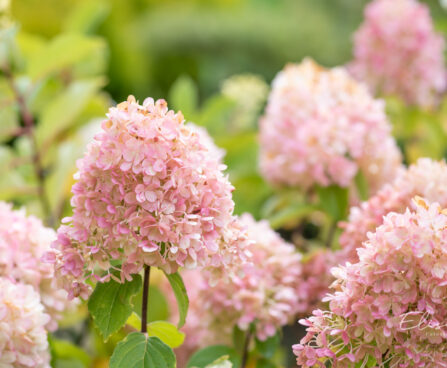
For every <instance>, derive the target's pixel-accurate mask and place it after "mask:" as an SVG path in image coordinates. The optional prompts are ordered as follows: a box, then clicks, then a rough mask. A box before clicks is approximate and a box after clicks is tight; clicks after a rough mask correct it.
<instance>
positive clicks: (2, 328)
mask: <svg viewBox="0 0 447 368" xmlns="http://www.w3.org/2000/svg"><path fill="white" fill-rule="evenodd" d="M49 320H50V316H48V315H47V314H45V313H44V308H43V306H42V304H41V303H40V297H39V294H38V293H37V292H36V291H35V290H34V289H33V287H32V286H31V285H25V284H21V283H15V282H14V281H11V280H9V279H8V278H5V277H0V367H3V368H29V367H35V368H50V364H49V363H50V355H49V353H48V341H47V331H46V329H45V326H46V325H47V324H48V322H49Z"/></svg>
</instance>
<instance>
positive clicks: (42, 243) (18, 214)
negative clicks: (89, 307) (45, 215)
mask: <svg viewBox="0 0 447 368" xmlns="http://www.w3.org/2000/svg"><path fill="white" fill-rule="evenodd" d="M55 239H56V234H55V232H54V230H53V229H50V228H47V227H45V226H44V225H43V224H42V221H41V220H39V219H38V218H36V217H34V216H26V213H25V211H24V210H17V211H14V210H13V209H12V205H11V204H9V203H5V202H0V277H9V278H12V279H14V280H16V281H18V282H21V283H24V284H29V285H31V286H33V287H34V289H35V290H36V291H37V292H38V293H39V294H40V298H41V300H42V304H43V305H44V307H45V312H46V313H48V314H49V315H50V316H51V320H50V321H49V323H48V326H47V328H49V329H50V330H55V329H56V327H57V323H56V321H57V320H58V319H59V318H60V317H61V312H62V311H63V310H65V309H67V308H68V307H69V306H70V304H71V303H69V302H68V300H67V292H66V291H65V290H63V289H58V288H57V287H55V285H53V278H54V270H53V267H52V266H51V265H50V264H48V263H44V262H42V260H41V258H42V256H43V255H44V254H45V253H46V252H47V251H49V250H50V249H51V243H52V242H53V241H54V240H55Z"/></svg>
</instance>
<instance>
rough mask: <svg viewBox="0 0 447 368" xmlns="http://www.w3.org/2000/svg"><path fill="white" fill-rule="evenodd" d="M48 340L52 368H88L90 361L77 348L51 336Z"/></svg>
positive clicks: (85, 354) (84, 353) (82, 351)
mask: <svg viewBox="0 0 447 368" xmlns="http://www.w3.org/2000/svg"><path fill="white" fill-rule="evenodd" d="M48 340H49V344H50V351H51V356H52V366H54V367H56V368H62V367H65V368H69V367H72V368H76V367H82V368H87V367H89V366H90V364H91V361H92V359H91V358H90V356H89V355H88V354H87V353H86V352H85V351H84V350H82V349H81V348H79V347H78V346H76V345H73V344H72V343H71V342H69V341H67V340H59V339H56V338H54V337H52V336H50V337H49V339H48Z"/></svg>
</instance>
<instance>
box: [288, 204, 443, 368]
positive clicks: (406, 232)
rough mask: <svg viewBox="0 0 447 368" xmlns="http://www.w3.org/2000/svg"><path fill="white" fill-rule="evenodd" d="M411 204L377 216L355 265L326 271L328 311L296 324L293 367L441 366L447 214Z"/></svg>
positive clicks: (437, 208)
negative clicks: (329, 276)
mask: <svg viewBox="0 0 447 368" xmlns="http://www.w3.org/2000/svg"><path fill="white" fill-rule="evenodd" d="M415 202H416V203H417V205H416V209H415V211H410V210H407V211H406V212H405V213H402V214H398V213H394V212H392V213H389V214H388V215H387V216H386V217H385V219H384V222H383V224H382V225H381V226H380V227H378V228H377V231H376V233H374V234H370V235H369V239H368V241H367V242H365V243H364V246H363V247H362V248H360V249H359V251H358V253H359V261H358V262H357V263H354V264H349V263H348V264H346V266H342V267H339V268H334V269H333V273H334V276H335V278H336V281H335V282H334V284H333V288H334V289H335V290H334V293H333V294H330V295H328V296H327V300H328V301H329V303H330V304H329V305H330V310H329V311H326V312H324V311H321V310H316V311H314V314H313V316H312V317H310V318H308V319H306V320H302V321H300V322H301V323H302V324H304V325H305V326H307V327H308V328H307V331H308V333H307V335H306V336H305V337H304V338H303V339H302V340H301V343H300V344H297V345H295V346H294V347H293V349H294V352H295V354H296V355H297V363H298V364H299V365H300V366H302V367H303V368H309V367H325V362H330V363H332V365H331V366H332V367H344V368H354V367H358V366H363V367H366V366H369V367H373V366H374V367H424V368H435V367H436V368H439V367H446V363H445V362H447V325H446V324H445V321H446V319H447V308H446V304H445V300H446V299H447V243H446V239H447V210H443V209H442V207H441V206H440V205H439V204H437V203H435V204H428V203H427V202H425V201H424V200H423V199H422V198H420V197H419V198H416V199H415Z"/></svg>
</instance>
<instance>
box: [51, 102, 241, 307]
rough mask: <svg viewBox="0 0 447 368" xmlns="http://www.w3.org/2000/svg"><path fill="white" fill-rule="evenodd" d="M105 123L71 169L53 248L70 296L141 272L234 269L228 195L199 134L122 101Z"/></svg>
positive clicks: (169, 114)
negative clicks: (67, 209)
mask: <svg viewBox="0 0 447 368" xmlns="http://www.w3.org/2000/svg"><path fill="white" fill-rule="evenodd" d="M107 117H108V119H107V120H105V121H104V122H103V123H102V131H101V132H100V133H98V134H97V135H96V136H95V139H94V141H93V142H92V143H91V144H90V145H89V146H88V148H87V152H86V154H85V156H84V158H82V159H81V160H79V161H78V169H79V171H78V173H77V174H76V175H75V178H76V179H77V183H76V184H74V186H73V188H72V192H73V198H72V200H71V203H72V205H73V207H74V208H73V211H74V214H73V217H72V218H69V219H66V220H65V222H68V223H69V224H68V225H63V226H61V227H60V228H59V230H58V240H57V241H56V242H55V243H54V248H55V251H54V253H55V254H54V256H55V258H56V259H55V263H56V265H55V267H56V275H57V276H58V277H59V278H60V279H61V280H62V283H63V285H64V287H65V288H66V289H67V290H68V291H69V292H70V296H78V295H81V296H82V297H84V298H85V297H87V296H88V294H89V292H90V287H89V286H88V285H87V283H86V280H87V279H90V278H93V279H94V280H97V281H99V282H104V281H107V280H108V279H109V278H110V277H112V278H114V277H115V275H113V274H112V271H113V270H116V269H119V271H120V276H121V277H120V278H119V281H123V280H124V279H130V278H131V275H132V274H135V273H138V272H139V271H140V270H141V268H142V267H143V266H144V265H149V266H157V267H160V268H162V269H163V270H165V271H166V272H168V273H171V272H175V271H176V270H177V268H178V267H179V266H184V267H186V268H195V267H197V266H207V265H212V266H216V267H217V266H219V265H222V264H225V265H232V264H233V263H237V258H238V255H239V249H236V248H234V247H231V244H232V243H231V242H228V241H227V240H228V238H229V237H230V236H233V230H228V227H229V224H230V223H231V222H232V221H233V217H232V212H233V208H234V203H233V201H232V199H231V192H232V190H233V187H232V186H231V184H230V182H229V181H228V179H227V177H226V176H224V174H223V172H222V171H223V170H224V169H225V166H224V165H222V164H221V163H220V159H218V157H217V156H216V154H214V153H213V152H211V151H210V149H209V143H206V142H205V143H202V141H201V137H202V135H201V134H200V133H197V132H196V129H192V128H190V127H188V125H185V123H184V119H183V116H182V114H181V113H174V112H173V111H171V110H168V107H167V104H166V102H165V101H164V100H158V101H156V102H154V100H153V99H151V98H148V99H146V100H145V101H144V102H143V105H139V104H138V103H137V102H136V101H135V99H134V98H133V96H130V97H129V98H128V100H127V101H126V102H123V103H121V104H119V105H118V106H117V107H114V108H111V109H110V111H109V113H108V115H107ZM117 263H118V264H121V266H120V267H116V266H115V265H116V264H117ZM104 271H106V272H105V273H104Z"/></svg>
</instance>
